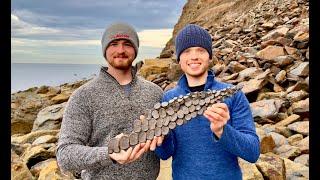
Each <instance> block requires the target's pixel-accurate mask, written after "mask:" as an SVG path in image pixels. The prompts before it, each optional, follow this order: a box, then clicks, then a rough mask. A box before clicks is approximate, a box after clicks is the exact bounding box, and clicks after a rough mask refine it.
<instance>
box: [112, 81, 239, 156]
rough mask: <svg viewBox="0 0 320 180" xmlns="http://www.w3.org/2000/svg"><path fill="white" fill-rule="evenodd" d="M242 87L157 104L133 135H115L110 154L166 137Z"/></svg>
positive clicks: (195, 94)
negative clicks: (156, 138) (155, 138)
mask: <svg viewBox="0 0 320 180" xmlns="http://www.w3.org/2000/svg"><path fill="white" fill-rule="evenodd" d="M241 89H242V86H239V85H238V86H233V87H229V88H224V89H221V90H208V91H201V92H191V93H188V94H186V95H184V96H183V95H180V96H178V97H174V98H172V99H170V100H169V101H168V102H161V103H156V104H155V105H154V106H153V108H152V109H148V110H146V111H145V113H144V114H142V115H140V118H139V119H137V120H134V121H133V131H132V132H131V134H130V135H123V136H121V137H120V138H115V137H114V138H112V139H111V140H110V141H109V144H108V153H110V154H111V153H113V152H115V153H118V152H120V150H127V149H128V148H129V147H133V146H135V145H137V144H138V143H145V142H146V141H147V140H152V139H153V138H154V137H158V136H165V135H167V134H168V133H169V132H170V130H172V129H174V128H176V127H178V126H183V125H184V124H186V123H188V121H191V120H192V119H193V118H195V117H196V116H198V115H202V114H203V112H204V111H205V110H206V109H207V108H208V107H209V106H211V105H213V104H215V103H219V102H222V101H223V100H224V98H227V97H230V96H232V95H234V94H235V93H236V92H238V91H240V90H241Z"/></svg>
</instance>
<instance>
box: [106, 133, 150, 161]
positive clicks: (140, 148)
mask: <svg viewBox="0 0 320 180" xmlns="http://www.w3.org/2000/svg"><path fill="white" fill-rule="evenodd" d="M121 136H123V134H122V133H121V134H119V135H118V136H116V137H117V138H120V137H121ZM150 144H151V141H150V140H148V141H147V142H146V143H140V144H137V145H136V146H135V147H134V148H133V149H132V147H130V148H129V149H127V150H126V151H125V150H121V151H120V152H119V153H112V154H109V157H110V158H111V159H113V160H115V161H117V162H118V163H119V164H128V163H131V162H133V161H135V160H137V159H139V158H140V157H141V156H142V155H143V153H145V152H147V151H148V150H149V148H150Z"/></svg>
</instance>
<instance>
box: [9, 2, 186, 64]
mask: <svg viewBox="0 0 320 180" xmlns="http://www.w3.org/2000/svg"><path fill="white" fill-rule="evenodd" d="M185 3H186V0H115V1H114V0H112V1H111V0H13V1H11V62H13V63H67V64H103V63H104V59H103V56H102V52H101V44H100V40H101V36H102V34H103V32H104V30H105V28H106V26H107V25H108V24H110V23H112V22H114V21H122V22H127V23H129V24H131V25H132V26H133V27H135V29H136V30H137V31H138V35H139V37H140V49H139V54H138V57H137V60H142V59H145V58H155V57H157V56H159V54H160V52H161V50H162V49H163V48H164V46H165V43H166V42H167V41H168V40H169V39H170V37H171V35H172V31H173V27H174V25H175V24H176V23H177V22H178V18H179V17H180V15H181V12H182V8H183V5H184V4H185Z"/></svg>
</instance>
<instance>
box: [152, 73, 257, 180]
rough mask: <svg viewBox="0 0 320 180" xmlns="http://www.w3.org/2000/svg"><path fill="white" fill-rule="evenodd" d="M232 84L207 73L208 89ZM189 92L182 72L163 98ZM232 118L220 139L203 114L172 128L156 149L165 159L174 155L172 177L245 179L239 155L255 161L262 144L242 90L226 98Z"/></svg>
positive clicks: (170, 97) (221, 87)
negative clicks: (174, 85)
mask: <svg viewBox="0 0 320 180" xmlns="http://www.w3.org/2000/svg"><path fill="white" fill-rule="evenodd" d="M230 86H232V85H230V84H226V83H222V82H218V81H216V80H215V79H214V74H213V72H212V71H209V72H208V77H207V81H206V84H205V90H208V89H214V90H221V89H223V88H226V87H230ZM189 92H190V89H189V87H188V82H187V78H186V76H185V75H183V76H182V77H181V78H180V79H179V82H178V84H177V86H176V87H175V88H173V89H171V90H169V91H167V92H166V93H165V94H164V96H163V99H162V101H169V100H170V99H172V98H174V97H177V96H179V95H185V94H187V93H189ZM224 103H226V104H227V106H228V108H229V112H230V120H229V121H228V123H227V124H226V125H225V126H224V130H223V133H222V136H221V138H220V139H217V138H216V136H215V135H214V133H213V132H212V131H211V129H210V122H209V120H208V119H207V118H205V117H204V116H203V115H198V116H197V117H195V118H193V119H191V120H190V121H189V122H188V123H186V124H184V125H182V126H178V127H176V128H175V129H174V130H171V131H170V132H169V134H168V135H167V136H166V137H165V139H164V141H163V143H162V145H161V146H159V147H157V148H156V150H155V152H156V154H157V155H158V156H159V157H160V158H161V159H163V160H166V159H168V158H169V157H171V156H172V177H173V179H174V180H180V179H181V180H187V179H192V180H193V179H201V180H205V179H219V180H223V179H229V180H231V179H232V180H233V179H242V173H241V169H240V167H239V164H238V159H237V158H238V157H240V158H242V159H244V160H246V161H249V162H251V163H254V162H256V161H257V159H258V158H259V155H260V143H259V138H258V136H257V134H256V130H255V125H254V122H253V117H252V113H251V110H250V106H249V102H248V100H247V98H246V96H245V95H244V93H243V92H241V91H239V92H237V93H236V94H235V95H233V96H232V97H229V98H226V99H225V100H224Z"/></svg>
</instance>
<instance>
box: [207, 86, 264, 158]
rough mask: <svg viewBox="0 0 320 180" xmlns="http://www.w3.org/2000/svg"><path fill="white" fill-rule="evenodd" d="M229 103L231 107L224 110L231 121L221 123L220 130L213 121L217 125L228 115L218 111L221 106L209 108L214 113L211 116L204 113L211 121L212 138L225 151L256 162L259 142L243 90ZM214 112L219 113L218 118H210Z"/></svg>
mask: <svg viewBox="0 0 320 180" xmlns="http://www.w3.org/2000/svg"><path fill="white" fill-rule="evenodd" d="M230 104H231V108H232V109H230V110H229V109H228V110H225V111H224V112H228V113H229V114H230V118H231V120H232V122H231V124H227V123H225V124H223V127H222V129H220V130H221V131H220V130H219V127H218V128H217V127H216V126H215V125H214V123H216V125H217V124H219V123H220V122H222V121H223V119H226V118H228V117H229V116H225V115H223V114H224V113H220V112H219V111H221V110H223V108H220V109H219V110H214V109H212V110H211V109H210V110H211V111H214V113H211V115H212V116H210V115H209V116H207V114H210V113H205V114H206V115H205V116H206V117H207V118H208V119H209V120H210V121H211V122H212V124H211V129H212V131H213V140H214V141H215V142H216V143H220V144H221V145H222V147H223V148H224V149H225V150H226V151H228V152H230V153H232V154H234V155H236V156H238V157H240V158H242V159H245V160H247V161H249V162H256V161H257V159H258V158H259V155H260V142H259V138H258V136H257V134H256V130H255V125H254V122H253V117H252V113H251V109H250V106H249V102H248V100H247V98H246V97H245V95H244V94H243V92H238V93H236V94H235V96H234V97H233V98H232V102H231V103H230ZM216 114H221V116H219V115H217V116H218V118H217V119H218V120H215V121H214V120H212V119H214V117H213V116H216ZM220 119H221V121H220ZM220 125H221V124H220ZM215 131H216V132H215ZM217 132H218V133H217ZM220 133H221V134H220Z"/></svg>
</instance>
